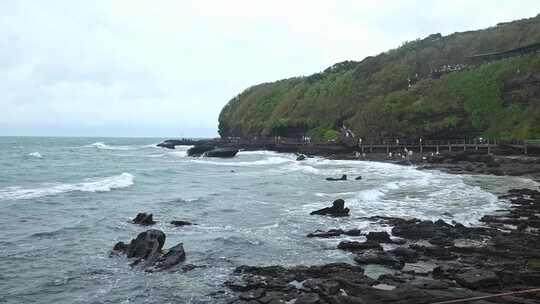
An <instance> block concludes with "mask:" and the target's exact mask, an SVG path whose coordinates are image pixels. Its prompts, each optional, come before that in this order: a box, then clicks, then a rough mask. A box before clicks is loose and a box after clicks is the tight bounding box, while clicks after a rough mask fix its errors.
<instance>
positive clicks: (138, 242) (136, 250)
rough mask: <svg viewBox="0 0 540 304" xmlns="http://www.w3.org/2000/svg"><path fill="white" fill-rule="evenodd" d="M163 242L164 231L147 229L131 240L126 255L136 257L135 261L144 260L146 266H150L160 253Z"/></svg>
mask: <svg viewBox="0 0 540 304" xmlns="http://www.w3.org/2000/svg"><path fill="white" fill-rule="evenodd" d="M164 244H165V233H163V232H162V231H160V230H156V229H151V230H147V231H145V232H141V233H140V234H139V235H137V238H135V239H133V240H131V242H130V243H129V245H128V246H127V250H126V255H127V257H128V258H136V259H137V261H136V263H138V262H140V261H142V260H144V261H145V265H146V266H151V265H153V264H154V263H155V262H156V261H157V259H158V258H159V256H160V255H161V249H162V248H163V245H164ZM115 247H116V246H115Z"/></svg>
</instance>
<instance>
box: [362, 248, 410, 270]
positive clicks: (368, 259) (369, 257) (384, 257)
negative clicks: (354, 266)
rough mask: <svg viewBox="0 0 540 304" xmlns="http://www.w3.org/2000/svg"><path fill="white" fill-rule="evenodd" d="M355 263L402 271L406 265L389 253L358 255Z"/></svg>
mask: <svg viewBox="0 0 540 304" xmlns="http://www.w3.org/2000/svg"><path fill="white" fill-rule="evenodd" d="M354 261H355V262H356V263H358V264H379V265H385V266H389V267H391V268H394V269H402V268H403V266H404V265H405V263H403V262H402V261H400V260H399V259H397V258H396V257H394V256H393V255H391V254H389V253H387V252H366V253H362V254H359V255H357V256H356V257H355V258H354Z"/></svg>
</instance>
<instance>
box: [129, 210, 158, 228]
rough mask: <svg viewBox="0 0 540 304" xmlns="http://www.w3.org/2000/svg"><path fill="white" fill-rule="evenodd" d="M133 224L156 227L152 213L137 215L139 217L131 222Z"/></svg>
mask: <svg viewBox="0 0 540 304" xmlns="http://www.w3.org/2000/svg"><path fill="white" fill-rule="evenodd" d="M131 222H132V223H133V224H138V225H143V226H149V225H154V224H155V223H156V222H155V221H154V219H153V215H152V213H148V214H147V213H137V216H136V217H135V218H134V219H133V220H131Z"/></svg>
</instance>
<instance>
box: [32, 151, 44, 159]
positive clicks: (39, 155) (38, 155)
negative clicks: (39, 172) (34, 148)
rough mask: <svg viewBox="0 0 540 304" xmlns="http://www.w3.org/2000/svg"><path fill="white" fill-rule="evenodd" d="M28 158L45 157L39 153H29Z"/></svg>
mask: <svg viewBox="0 0 540 304" xmlns="http://www.w3.org/2000/svg"><path fill="white" fill-rule="evenodd" d="M28 156H32V157H36V158H43V156H42V155H41V153H39V152H32V153H28Z"/></svg>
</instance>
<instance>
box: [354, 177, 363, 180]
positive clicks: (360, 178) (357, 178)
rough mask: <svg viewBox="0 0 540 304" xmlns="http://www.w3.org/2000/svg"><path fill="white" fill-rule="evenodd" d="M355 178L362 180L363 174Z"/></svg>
mask: <svg viewBox="0 0 540 304" xmlns="http://www.w3.org/2000/svg"><path fill="white" fill-rule="evenodd" d="M354 180H362V176H357V177H356V178H355V179H354Z"/></svg>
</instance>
